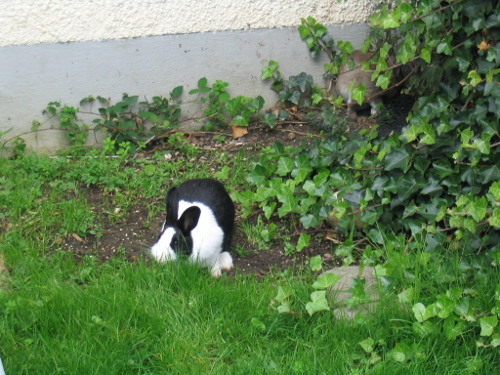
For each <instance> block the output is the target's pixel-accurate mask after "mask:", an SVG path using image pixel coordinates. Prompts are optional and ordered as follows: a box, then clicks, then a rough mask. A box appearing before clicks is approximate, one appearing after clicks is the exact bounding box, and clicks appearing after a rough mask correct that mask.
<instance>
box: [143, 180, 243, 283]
mask: <svg viewBox="0 0 500 375" xmlns="http://www.w3.org/2000/svg"><path fill="white" fill-rule="evenodd" d="M166 203H167V215H166V219H165V223H164V224H163V227H162V230H161V232H160V235H159V236H158V240H157V241H156V243H155V244H154V245H153V246H152V247H151V253H152V255H153V257H154V258H155V259H156V260H158V261H159V262H162V263H163V262H166V261H169V260H175V259H177V257H178V256H179V255H181V254H182V255H186V256H188V257H189V259H190V260H191V261H193V262H199V263H200V264H201V265H203V266H206V267H210V268H211V273H212V276H215V277H219V276H220V275H221V271H222V270H229V269H231V268H232V267H233V259H232V257H231V254H229V247H230V245H231V240H232V237H233V230H234V216H235V210H234V204H233V201H232V200H231V197H230V196H229V194H228V193H227V191H226V189H225V188H224V186H223V185H222V184H221V183H220V182H218V181H216V180H212V179H193V180H187V181H185V182H183V183H182V184H180V185H179V186H178V187H173V188H171V189H170V190H169V191H168V192H167V198H166Z"/></svg>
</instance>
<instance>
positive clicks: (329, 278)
mask: <svg viewBox="0 0 500 375" xmlns="http://www.w3.org/2000/svg"><path fill="white" fill-rule="evenodd" d="M341 278H342V276H340V275H336V274H334V273H324V274H322V275H321V276H320V277H318V280H316V281H315V282H314V283H313V284H312V287H313V288H314V289H327V288H329V287H331V286H332V285H335V284H337V282H338V281H339V280H340V279H341Z"/></svg>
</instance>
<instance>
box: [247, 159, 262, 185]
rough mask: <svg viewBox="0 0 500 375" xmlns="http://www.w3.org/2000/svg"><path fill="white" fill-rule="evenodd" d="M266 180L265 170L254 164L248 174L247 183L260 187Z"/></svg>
mask: <svg viewBox="0 0 500 375" xmlns="http://www.w3.org/2000/svg"><path fill="white" fill-rule="evenodd" d="M265 179H266V168H264V167H263V166H262V165H261V164H256V165H255V166H254V168H253V170H252V171H251V172H250V173H249V174H248V176H247V181H248V182H251V183H253V184H255V185H257V186H261V185H262V184H263V183H264V181H265Z"/></svg>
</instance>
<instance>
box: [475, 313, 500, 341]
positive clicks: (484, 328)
mask: <svg viewBox="0 0 500 375" xmlns="http://www.w3.org/2000/svg"><path fill="white" fill-rule="evenodd" d="M479 325H480V326H481V333H480V335H481V336H491V335H492V334H493V329H494V328H495V327H496V326H497V325H498V317H497V316H496V315H491V316H484V317H482V318H479Z"/></svg>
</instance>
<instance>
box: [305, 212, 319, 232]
mask: <svg viewBox="0 0 500 375" xmlns="http://www.w3.org/2000/svg"><path fill="white" fill-rule="evenodd" d="M300 222H301V223H302V225H303V226H304V228H306V229H308V228H312V227H315V226H318V225H319V224H320V223H321V221H320V220H319V218H318V217H316V216H315V215H313V214H307V215H305V216H302V217H301V218H300Z"/></svg>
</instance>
